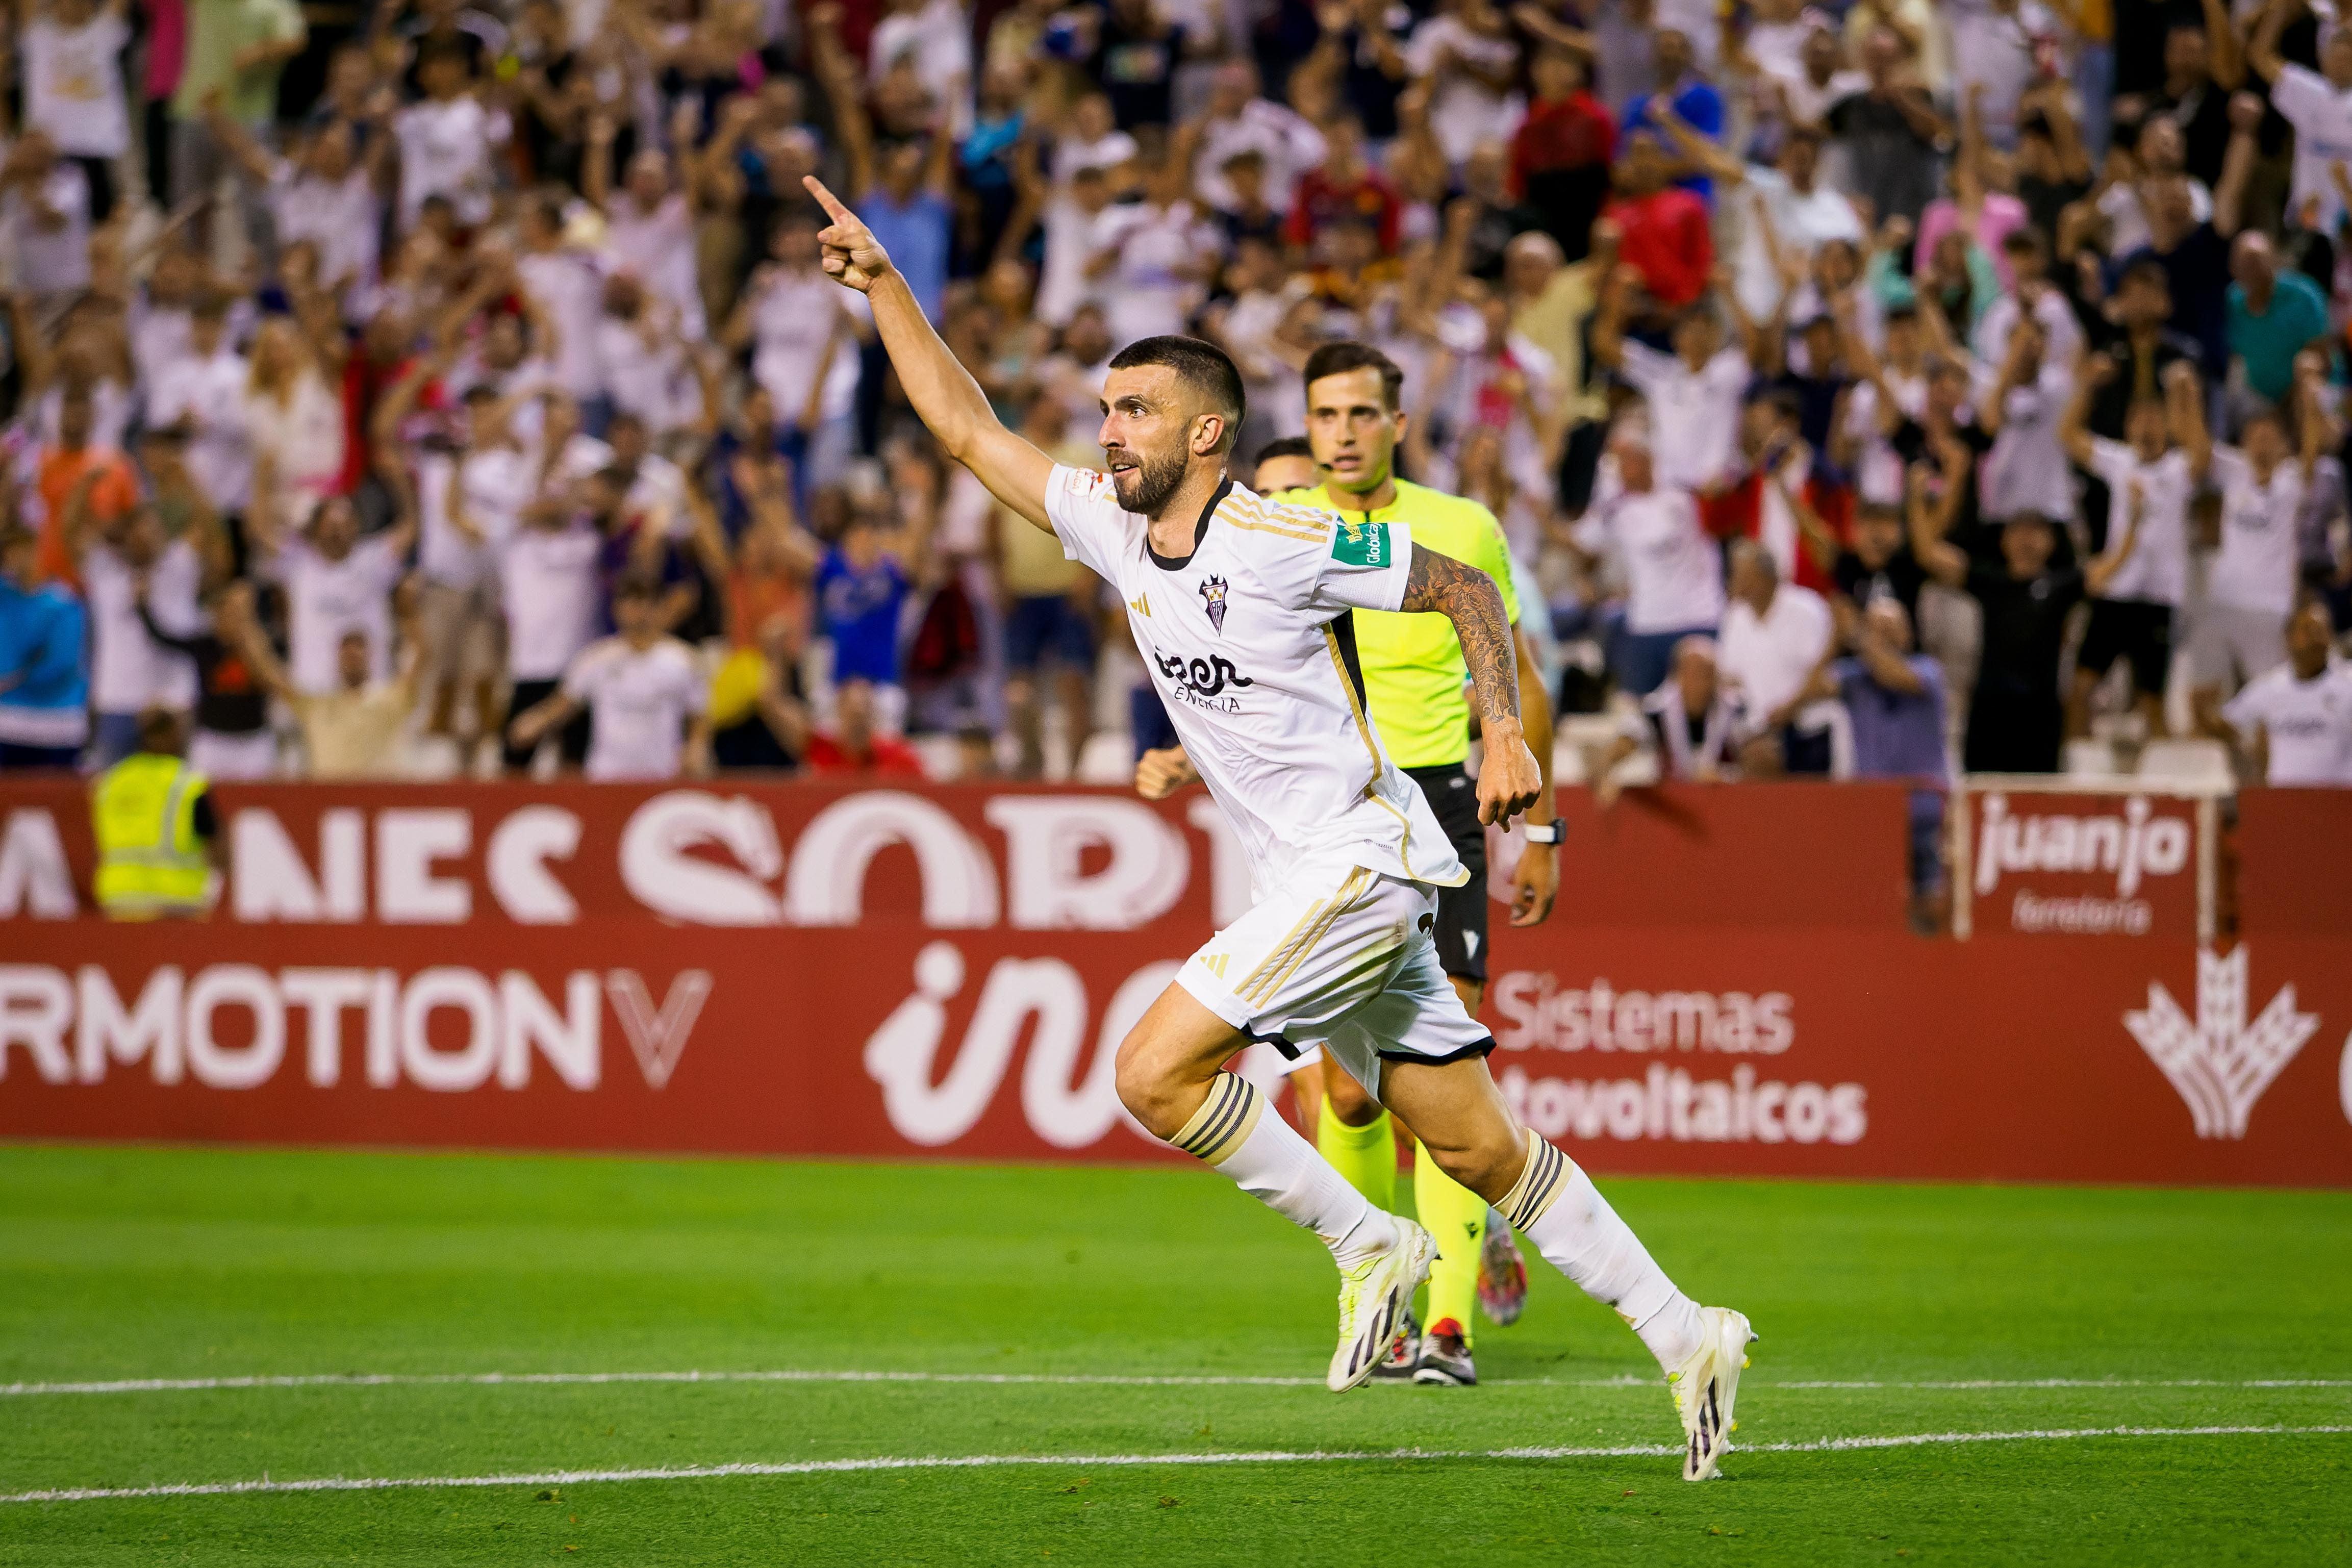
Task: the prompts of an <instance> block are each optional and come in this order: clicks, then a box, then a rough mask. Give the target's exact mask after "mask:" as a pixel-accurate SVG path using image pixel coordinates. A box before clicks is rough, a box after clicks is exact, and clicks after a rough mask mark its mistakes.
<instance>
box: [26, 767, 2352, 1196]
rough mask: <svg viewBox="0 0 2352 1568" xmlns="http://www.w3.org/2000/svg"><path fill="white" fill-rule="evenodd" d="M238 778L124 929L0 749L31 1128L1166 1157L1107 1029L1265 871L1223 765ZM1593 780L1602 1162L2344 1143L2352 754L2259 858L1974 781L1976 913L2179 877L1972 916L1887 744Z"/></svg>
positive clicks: (1582, 991)
mask: <svg viewBox="0 0 2352 1568" xmlns="http://www.w3.org/2000/svg"><path fill="white" fill-rule="evenodd" d="M219 794H220V797H221V798H220V801H219V805H220V808H221V815H222V819H223V822H224V825H225V830H226V836H227V838H228V842H229V846H230V855H231V862H232V868H233V869H232V872H231V875H230V877H229V879H228V883H227V887H226V889H225V891H224V894H223V897H222V900H221V903H220V907H219V910H218V911H217V913H216V915H215V919H213V920H212V921H205V922H200V923H196V922H182V923H171V924H155V925H112V924H108V923H106V922H103V921H98V920H97V919H95V918H94V917H93V916H91V915H90V914H89V911H88V910H87V908H86V892H85V891H84V890H85V889H87V888H88V885H89V865H90V856H91V849H90V844H89V826H88V821H87V805H86V802H85V800H84V797H83V795H82V794H81V792H80V790H79V788H78V787H77V786H76V785H75V784H72V783H71V782H70V781H58V782H54V783H26V782H10V783H7V784H0V1135H5V1136H12V1137H48V1138H116V1139H124V1138H130V1139H171V1140H251V1141H262V1142H303V1143H367V1144H415V1145H457V1146H477V1147H530V1148H561V1149H581V1150H607V1149H609V1150H637V1151H668V1152H713V1153H723V1152H740V1153H766V1154H818V1155H852V1156H906V1155H909V1154H918V1153H924V1152H934V1153H938V1154H941V1155H947V1156H953V1157H963V1158H1013V1159H1079V1160H1088V1161H1150V1160H1160V1159H1170V1158H1174V1157H1175V1156H1172V1155H1171V1154H1170V1153H1169V1152H1167V1151H1165V1150H1164V1149H1162V1148H1161V1147H1160V1145H1158V1144H1157V1143H1155V1142H1150V1141H1149V1140H1147V1139H1146V1138H1144V1137H1143V1136H1142V1135H1141V1133H1140V1132H1139V1131H1138V1130H1136V1129H1135V1128H1134V1127H1133V1126H1132V1125H1131V1124H1130V1123H1129V1122H1128V1121H1127V1119H1126V1118H1125V1116H1124V1113H1123V1112H1122V1111H1121V1110H1120V1109H1119V1107H1118V1101H1117V1098H1116V1096H1115V1094H1114V1092H1113V1089H1112V1084H1111V1075H1110V1060H1111V1051H1112V1049H1113V1047H1115V1046H1116V1044H1117V1042H1118V1039H1119V1037H1120V1036H1121V1035H1122V1034H1123V1033H1124V1032H1125V1030H1126V1029H1127V1027H1128V1026H1129V1024H1130V1023H1131V1022H1132V1021H1133V1020H1134V1019H1135V1018H1136V1017H1137V1016H1139V1015H1140V1014H1141V1012H1142V1011H1143V1009H1144V1007H1145V1006H1146V1005H1149V1003H1150V999H1151V997H1152V996H1153V995H1155V994H1157V993H1158V992H1159V991H1160V989H1161V987H1163V986H1164V985H1165V984H1167V982H1168V980H1169V979H1170V977H1171V975H1172V974H1173V973H1175V972H1176V970H1177V968H1178V966H1179V965H1180V963H1181V962H1182V960H1183V959H1184V957H1185V956H1186V955H1187V954H1188V953H1190V952H1192V949H1193V948H1194V947H1195V946H1197V945H1198V944H1199V943H1200V942H1202V941H1203V940H1204V939H1205V938H1206V937H1207V936H1208V934H1209V933H1210V932H1211V931H1213V929H1214V927H1215V925H1216V924H1217V923H1218V922H1219V921H1222V920H1223V919H1226V918H1229V917H1230V915H1231V914H1232V913H1234V911H1235V910H1238V909H1240V908H1242V907H1244V906H1245V905H1246V903H1247V901H1248V899H1249V887H1248V871H1247V867H1246V865H1245V864H1244V862H1243V861H1242V859H1241V858H1240V856H1239V855H1238V853H1237V851H1236V848H1235V847H1234V844H1233V842H1232V840H1231V838H1230V837H1229V835H1228V834H1227V831H1226V830H1225V828H1224V826H1223V821H1222V819H1221V818H1220V817H1219V816H1218V815H1217V814H1216V812H1215V811H1214V810H1213V808H1212V807H1211V806H1210V805H1209V804H1208V802H1207V801H1206V800H1205V798H1203V797H1202V795H1200V793H1199V792H1197V791H1194V792H1190V793H1189V794H1188V795H1185V796H1182V797H1180V798H1179V799H1177V800H1174V801H1171V802H1166V803H1161V804H1159V805H1150V804H1146V803H1143V802H1140V801H1138V800H1136V799H1134V798H1133V797H1132V796H1129V795H1119V794H1117V793H1113V792H1099V791H1087V790H1078V789H1058V788H1046V787H1011V786H1007V787H1001V788H983V787H977V786H975V787H961V788H959V787H916V788H903V789H902V788H892V789H857V788H851V787H845V786H837V785H821V784H747V783H740V782H736V781H725V782H721V783H717V784H698V785H688V786H678V787H660V786H626V785H589V784H555V785H547V786H524V785H496V784H484V785H469V784H446V785H430V786H421V785H373V786H352V787H330V786H305V785H298V784H284V785H249V786H234V787H232V786H222V788H221V789H220V791H219ZM2135 801H2137V803H2138V804H2137V805H2135ZM1563 805H1564V808H1565V809H1564V815H1565V816H1567V818H1568V820H1569V823H1570V834H1569V839H1568V844H1567V847H1566V849H1565V850H1564V852H1563V857H1562V883H1563V886H1564V888H1565V889H1567V891H1566V895H1565V897H1564V898H1563V900H1562V902H1561V906H1560V911H1559V915H1558V916H1557V917H1556V918H1555V919H1554V920H1553V921H1551V922H1550V923H1549V924H1548V925H1546V926H1544V927H1542V928H1539V929H1538V930H1534V931H1516V930H1513V929H1511V928H1510V927H1509V926H1508V925H1507V922H1506V921H1505V919H1504V911H1503V910H1501V909H1500V908H1497V909H1496V911H1495V913H1496V921H1495V927H1494V936H1493V952H1492V959H1491V972H1492V976H1493V980H1492V985H1491V989H1490V995H1489V1000H1488V1003H1487V1007H1486V1017H1487V1021H1488V1022H1489V1024H1490V1025H1491V1026H1493V1028H1494V1030H1495V1034H1496V1045H1497V1050H1496V1055H1495V1058H1494V1065H1495V1068H1496V1074H1497V1076H1498V1078H1499V1079H1500V1081H1501V1083H1502V1085H1503V1088H1504V1090H1505V1092H1506V1093H1507V1095H1509V1096H1510V1098H1511V1099H1512V1100H1513V1102H1514V1103H1515V1104H1516V1105H1517V1107H1518V1109H1519V1110H1520V1112H1521V1114H1522V1115H1524V1116H1525V1117H1526V1118H1527V1120H1528V1122H1529V1123H1530V1124H1531V1125H1533V1126H1534V1127H1536V1128H1537V1129H1538V1131H1541V1132H1543V1133H1544V1134H1545V1135H1546V1136H1548V1137H1550V1138H1552V1139H1554V1140H1555V1141H1557V1142H1559V1143H1560V1145H1561V1146H1562V1147H1563V1148H1566V1149H1567V1150H1569V1151H1570V1152H1571V1153H1573V1154H1574V1155H1576V1157H1577V1158H1578V1159H1580V1160H1581V1161H1583V1162H1585V1163H1588V1164H1590V1165H1591V1166H1592V1167H1593V1168H1594V1169H1596V1170H1600V1171H1604V1172H1606V1171H1640V1172H1662V1173H1665V1172H1675V1173H1710V1174H1717V1173H1721V1174H1747V1175H1773V1174H1794V1175H1813V1176H1852V1177H1921V1178H1996V1179H2020V1180H2063V1181H2116V1182H2160V1183H2244V1184H2283V1185H2302V1186H2347V1185H2352V964H2347V963H2346V962H2345V960H2346V958H2347V955H2352V946H2347V940H2352V907H2347V895H2346V892H2345V888H2344V883H2345V881H2346V879H2345V878H2344V876H2343V874H2342V871H2341V868H2342V867H2343V866H2345V865H2346V864H2347V863H2352V855H2347V851H2352V792H2342V793H2331V794H2322V793H2319V792H2289V791H2255V792H2249V793H2248V794H2246V795H2243V796H2242V797H2241V798H2240V799H2239V801H2238V802H2237V811H2238V814H2239V820H2240V822H2241V825H2242V826H2241V827H2240V829H2239V834H2238V838H2237V841H2236V844H2235V846H2234V850H2235V852H2234V854H2233V853H2231V847H2230V846H2227V845H2223V844H2219V843H2217V842H2216V839H2217V837H2219V827H2218V825H2219V823H2220V821H2221V817H2220V816H2219V814H2218V813H2206V814H2204V816H2203V818H2202V819H2201V820H2200V807H2199V806H2198V805H2197V803H2194V802H2189V803H2187V806H2186V810H2185V813H2184V812H2183V811H2182V810H2180V809H2178V806H2179V803H2171V802H2167V801H2164V800H2161V799H2158V798H2153V797H2138V796H2133V795H2123V796H2118V797H2116V799H2114V800H2111V801H2100V800H2096V799H2086V798H2084V797H2082V796H2067V797H2065V798H2064V800H2063V802H2060V803H2059V804H2058V805H2052V804H2051V803H2049V802H2045V801H2042V800H2039V799H2027V798H2026V797H2022V796H2021V795H2018V794H2017V793H2016V792H2013V791H2012V792H2008V793H2007V794H2006V795H2005V798H2004V802H2003V807H2002V812H2001V814H2000V817H1999V819H1998V821H1996V820H1995V818H1994V816H1993V814H1992V812H1991V811H1990V803H1989V802H1988V801H1986V800H1985V799H1983V798H1982V797H1981V795H1980V794H1979V795H1976V796H1973V797H1972V798H1971V799H1970V800H1969V812H1968V814H1967V815H1969V816H1970V818H1971V819H1972V820H1973V821H1974V822H1975V823H1976V825H1977V828H1976V830H1977V831H1978V832H1979V834H1996V833H1997V834H1999V835H2001V836H2002V837H1997V838H1993V839H1991V840H1990V844H1991V847H1990V850H1987V849H1985V848H1984V842H1985V841H1984V840H1983V839H1982V838H1979V840H1977V841H1976V848H1977V852H1978V853H1979V855H1983V854H1990V857H1991V860H1992V866H1993V872H1994V873H1995V874H1996V883H1995V886H1994V888H1993V889H1991V892H1990V894H1989V895H1988V896H1987V897H1985V898H1981V899H1979V912H1980V913H1982V912H1983V911H1985V910H1990V909H1993V908H1996V907H1998V908H2000V909H2002V910H2008V909H2011V908H2014V907H2015V906H2016V903H2017V898H2016V895H2017V894H2018V893H2019V892H2020V891H2030V892H2031V893H2032V895H2033V896H2034V897H2035V898H2038V899H2053V900H2054V899H2074V900H2080V899H2088V898H2102V899H2109V900H2145V901H2146V902H2147V905H2148V911H2147V919H2146V920H2145V921H2140V920H2139V919H2137V917H2129V916H2115V917H2111V918H2098V917H2089V916H2085V917H2077V918H2075V919H2074V920H2072V921H2044V922H2042V923H2041V924H2039V925H2037V926H2034V927H2033V928H2032V930H2031V931H2026V930H2024V929H2021V928H2019V927H2017V926H2016V925H2015V924H2014V923H2013V922H2011V921H2007V920H2004V921H2000V922H1995V921H1991V920H1990V919H1984V920H1979V922H1978V929H1977V931H1976V933H1975V936H1974V938H1973V940H1970V941H1967V942H1948V941H1933V940H1923V939H1920V938H1917V937H1915V936H1913V935H1911V934H1909V932H1908V931H1906V930H1905V929H1904V926H1903V923H1902V922H1903V909H1904V897H1905V886H1906V881H1905V879H1906V870H1905V864H1906V862H1905V856H1906V830H1907V828H1906V825H1907V797H1906V791H1904V790H1903V789H1901V788H1899V787H1893V786H1874V785H1867V784H1852V785H1808V784H1779V785H1746V786H1741V787H1739V788H1737V789H1720V788H1718V789H1706V788H1682V787H1670V788H1665V789H1661V790H1655V791H1638V792H1633V793H1630V794H1629V795H1627V796H1626V797H1625V798H1624V799H1623V800H1622V801H1620V802H1619V803H1618V805H1617V806H1616V807H1615V808H1614V809H1613V810H1612V811H1610V812H1607V813H1601V812H1598V811H1596V809H1595V808H1594V807H1593V806H1592V805H1591V802H1590V801H1589V800H1587V799H1585V798H1584V797H1582V796H1570V797H1567V798H1565V799H1564V801H1563ZM2062 807H2063V809H2062ZM2061 816H2068V817H2073V818H2078V819H2080V820H2079V821H2075V822H2073V823H2071V824H2070V825H2068V826H2050V824H2051V822H2052V821H2053V820H2054V819H2056V818H2058V817H2061ZM2170 822H2180V823H2183V824H2185V826H2182V827H2180V828H2179V829H2177V830H2176V829H2173V828H2170V827H2167V826H2164V824H2166V823H2170ZM2010 823H2016V824H2020V825H2021V826H2018V827H2016V828H2015V829H2014V830H2012V829H2011V827H2009V826H2005V825H2006V824H2010ZM2102 824H2106V825H2105V826H2102ZM2012 831H2013V834H2014V837H2011V834H2012ZM2135 833H2136V834H2137V837H2133V835H2134V834H2135ZM2183 834H2186V835H2187V836H2188V837H2187V838H2186V840H2185V841H2180V836H2181V835H2183ZM1963 842H1968V841H1967V840H1963ZM2086 845H2087V847H2085V846H2086ZM2110 847H2112V849H2113V856H2112V863H2110V857H2109V848H2110ZM2062 850H2063V853H2062ZM2127 863H2128V865H2129V866H2130V868H2131V870H2130V873H2129V874H2130V875H2131V876H2132V877H2134V878H2136V879H2137V880H2136V882H2135V883H2134V885H2133V886H2132V887H2129V888H2125V887H2123V886H2122V880H2123V879H2124V878H2125V877H2126V864H2127ZM2200 866H2205V867H2207V868H2209V872H2210V875H2211V876H2212V877H2213V878H2214V879H2216V880H2217V882H2219V883H2220V884H2221V886H2220V887H2219V888H2218V889H2217V890H2216V891H2215V892H2214V893H2213V895H2212V899H2211V902H2212V903H2213V905H2214V907H2215V908H2217V909H2222V910H2226V909H2228V908H2231V907H2232V900H2235V907H2236V908H2237V910H2238V919H2237V922H2236V929H2235V931H2234V933H2233V934H2231V935H2229V936H2225V937H2224V938H2222V939H2221V940H2220V941H2218V942H2213V943H2210V944H2203V945H2200V943H2199V942H2198V941H2197V940H2196V938H2195V934H2194V933H2195V931H2196V930H2197V927H2198V909H2199V903H2200V900H2199V896H2198V894H2197V891H2196V889H2197V887H2198V885H2199V878H2200V875H2205V874H2208V873H2200V871H2199V870H2198V868H2199V867H2200ZM2222 868H2230V869H2231V872H2232V874H2231V875H2226V876H2225V875H2224V874H2223V869H2222ZM1974 873H1975V867H1974V864H1973V862H1971V865H1970V874H1971V875H1974ZM2043 879H2057V880H2043ZM2012 884H2013V885H2012ZM1493 885H1494V886H1495V887H1496V888H1498V889H1499V888H1501V887H1503V886H1504V885H1505V884H1504V882H1503V872H1502V870H1501V868H1500V866H1499V864H1498V868H1497V871H1496V878H1495V880H1494V883H1493ZM2184 922H2185V923H2184ZM2136 928H2137V930H2139V931H2141V932H2143V934H2137V935H2135V934H2132V933H2133V931H2135V929H2136Z"/></svg>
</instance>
